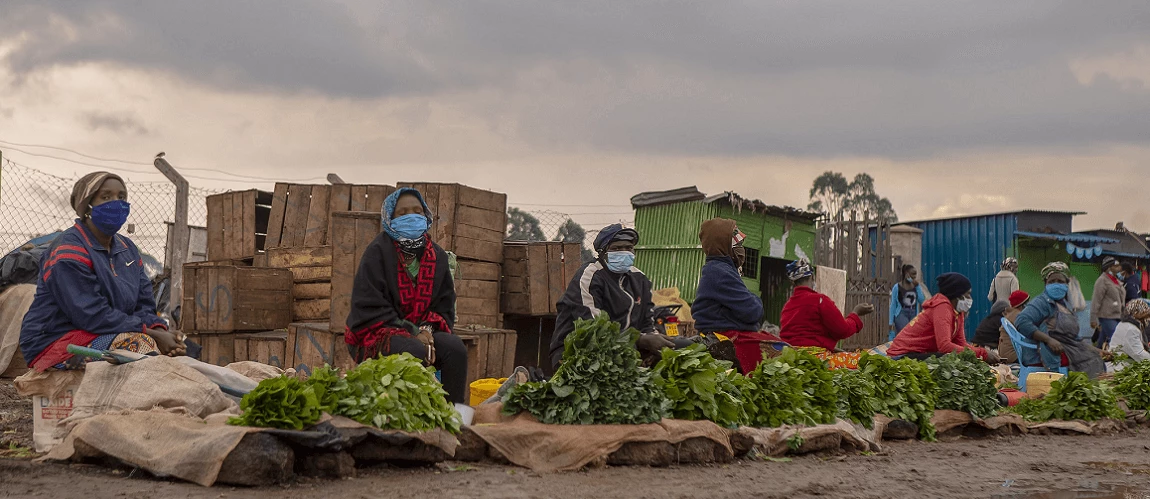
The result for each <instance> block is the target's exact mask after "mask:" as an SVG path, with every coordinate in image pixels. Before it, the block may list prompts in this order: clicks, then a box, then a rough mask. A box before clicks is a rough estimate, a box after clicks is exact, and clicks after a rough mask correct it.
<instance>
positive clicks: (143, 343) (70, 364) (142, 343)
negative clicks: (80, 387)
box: [54, 333, 160, 369]
mask: <svg viewBox="0 0 1150 499" xmlns="http://www.w3.org/2000/svg"><path fill="white" fill-rule="evenodd" d="M87 346H88V348H93V349H96V350H127V351H129V352H136V353H142V354H153V353H154V354H156V355H158V354H159V353H160V347H159V346H157V345H156V340H154V339H152V337H151V336H149V335H146V334H144V333H120V334H102V335H100V336H97V337H96V339H94V340H92V342H91V343H89V344H88V345H87ZM94 360H98V359H93V358H89V357H80V356H73V357H72V358H70V359H68V360H67V361H64V362H61V363H59V364H56V365H55V366H54V367H55V368H56V369H83V368H84V364H87V363H88V362H92V361H94Z"/></svg>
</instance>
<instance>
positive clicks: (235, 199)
mask: <svg viewBox="0 0 1150 499" xmlns="http://www.w3.org/2000/svg"><path fill="white" fill-rule="evenodd" d="M231 229H232V234H231V244H232V259H236V260H238V259H242V258H250V257H251V256H252V255H248V254H246V251H245V248H244V193H242V192H233V193H232V222H231ZM252 237H255V234H253V235H252Z"/></svg>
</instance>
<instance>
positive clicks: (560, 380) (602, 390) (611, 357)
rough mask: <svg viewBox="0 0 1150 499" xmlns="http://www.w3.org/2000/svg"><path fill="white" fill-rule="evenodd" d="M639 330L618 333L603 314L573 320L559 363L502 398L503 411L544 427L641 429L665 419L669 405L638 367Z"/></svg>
mask: <svg viewBox="0 0 1150 499" xmlns="http://www.w3.org/2000/svg"><path fill="white" fill-rule="evenodd" d="M638 339H639V331H636V330H635V329H628V330H627V331H625V332H620V330H619V324H618V323H616V322H612V321H611V319H610V318H609V317H608V316H607V314H605V313H601V314H599V316H598V317H595V318H594V319H591V320H578V321H575V330H574V331H573V332H571V334H570V335H568V336H567V338H566V340H564V343H563V363H562V364H561V365H560V366H559V369H558V370H557V371H556V372H555V375H554V376H552V377H551V379H550V380H548V381H542V382H533V383H524V384H521V385H518V386H516V387H515V388H513V389H511V390H510V391H509V392H507V394H506V395H504V396H503V411H504V413H506V414H517V413H519V412H521V411H527V412H529V413H531V414H532V415H533V416H535V417H536V418H538V419H539V421H541V422H543V423H546V424H646V423H654V422H657V421H659V420H660V419H662V418H663V417H664V416H666V415H667V414H668V411H669V410H670V407H671V402H670V401H669V400H667V398H666V397H665V396H664V395H663V390H662V389H661V388H659V387H658V386H656V383H655V379H654V378H655V377H654V375H653V373H652V372H651V370H649V369H646V368H643V367H641V366H640V358H639V351H638V350H636V349H635V342H636V341H637V340H638Z"/></svg>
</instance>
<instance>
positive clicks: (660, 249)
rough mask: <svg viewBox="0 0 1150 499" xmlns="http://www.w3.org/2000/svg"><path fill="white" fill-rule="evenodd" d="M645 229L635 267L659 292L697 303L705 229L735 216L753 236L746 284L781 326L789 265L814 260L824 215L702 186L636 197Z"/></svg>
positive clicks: (747, 242)
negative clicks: (707, 191) (817, 228)
mask: <svg viewBox="0 0 1150 499" xmlns="http://www.w3.org/2000/svg"><path fill="white" fill-rule="evenodd" d="M631 206H632V208H634V209H635V228H636V230H638V231H639V234H640V238H639V245H638V246H636V248H635V252H636V258H635V265H636V266H637V267H639V268H640V269H642V270H643V272H644V273H646V274H647V277H649V278H650V279H651V281H652V282H653V283H654V285H655V288H656V289H659V288H666V287H677V288H679V293H680V296H681V297H682V298H683V299H684V300H687V301H688V302H690V301H693V300H694V299H695V292H696V290H697V289H698V286H699V273H700V272H701V271H702V269H703V263H704V260H705V258H704V255H703V251H702V246H701V245H700V244H699V227H700V225H702V223H703V222H704V221H706V220H709V219H711V218H715V217H723V218H730V219H732V220H735V222H736V223H738V225H739V230H742V231H743V232H744V233H746V234H747V239H746V240H745V241H744V242H743V244H744V245H745V246H746V249H747V259H746V262H745V263H744V265H743V269H742V270H743V281H744V282H746V284H747V287H748V288H749V289H750V290H751V292H753V293H755V294H757V295H759V296H761V297H763V305H764V307H765V309H766V316H765V319H766V320H768V321H770V322H771V323H773V324H778V323H779V315H780V314H781V312H782V310H783V305H784V304H785V303H786V301H787V298H788V296H789V290H790V283H789V282H788V281H787V278H786V266H787V263H789V262H791V261H793V260H796V259H799V258H807V259H808V260H809V259H811V258H813V256H814V254H815V222H816V221H817V220H818V218H819V217H820V216H821V215H820V214H818V213H811V212H807V211H803V210H799V209H796V208H790V207H784V206H771V205H768V204H766V203H764V202H762V201H759V200H748V199H744V198H743V197H741V196H739V195H738V194H735V193H734V192H723V193H721V194H716V195H713V196H707V195H706V194H704V193H702V192H700V191H699V189H698V188H697V187H694V186H692V187H684V188H681V189H674V190H670V191H659V192H644V193H641V194H637V195H635V196H634V197H632V198H631Z"/></svg>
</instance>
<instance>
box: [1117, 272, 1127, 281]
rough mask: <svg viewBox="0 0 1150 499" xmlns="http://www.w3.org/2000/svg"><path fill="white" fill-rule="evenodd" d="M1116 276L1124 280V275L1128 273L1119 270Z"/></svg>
mask: <svg viewBox="0 0 1150 499" xmlns="http://www.w3.org/2000/svg"><path fill="white" fill-rule="evenodd" d="M1114 277H1116V278H1118V280H1122V278H1123V277H1126V273H1125V272H1118V273H1117V274H1114Z"/></svg>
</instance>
